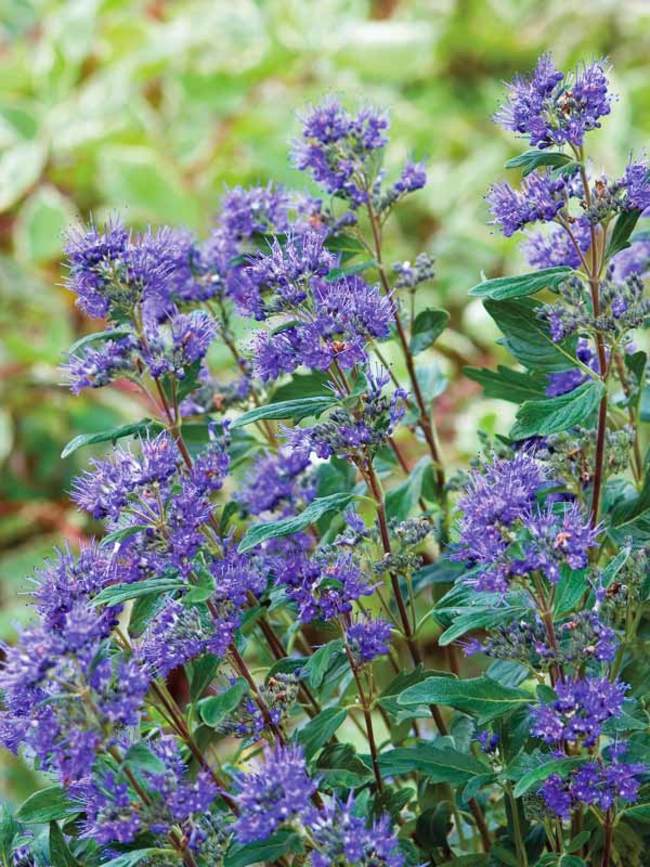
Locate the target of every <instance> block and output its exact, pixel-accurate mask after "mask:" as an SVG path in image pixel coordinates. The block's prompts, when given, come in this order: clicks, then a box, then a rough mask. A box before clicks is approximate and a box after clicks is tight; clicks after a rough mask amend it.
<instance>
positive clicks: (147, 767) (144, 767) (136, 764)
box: [124, 741, 165, 774]
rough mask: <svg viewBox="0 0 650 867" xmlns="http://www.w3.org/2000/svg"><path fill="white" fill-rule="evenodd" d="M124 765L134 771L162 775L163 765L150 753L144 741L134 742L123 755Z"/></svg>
mask: <svg viewBox="0 0 650 867" xmlns="http://www.w3.org/2000/svg"><path fill="white" fill-rule="evenodd" d="M124 763H125V764H127V765H129V767H131V768H134V769H135V770H140V771H145V772H147V773H150V774H164V773H165V763H164V762H163V761H162V759H160V758H158V756H156V755H154V753H152V752H151V750H150V749H149V747H148V746H147V744H146V743H145V742H144V741H136V743H134V744H132V745H131V746H130V747H129V748H128V750H127V751H126V753H125V755H124Z"/></svg>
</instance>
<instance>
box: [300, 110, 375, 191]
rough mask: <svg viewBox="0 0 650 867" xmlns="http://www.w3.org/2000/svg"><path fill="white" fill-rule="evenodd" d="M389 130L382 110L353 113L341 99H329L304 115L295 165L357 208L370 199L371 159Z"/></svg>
mask: <svg viewBox="0 0 650 867" xmlns="http://www.w3.org/2000/svg"><path fill="white" fill-rule="evenodd" d="M387 129H388V118H387V117H386V115H385V114H383V113H382V112H377V111H375V110H373V109H370V108H363V109H361V110H360V111H359V112H358V113H357V114H356V115H354V114H351V113H349V112H348V111H346V109H344V108H343V106H342V105H341V104H340V102H339V101H338V100H336V99H333V98H331V99H328V100H326V101H325V102H323V103H321V105H319V106H316V107H315V108H313V109H312V111H311V112H310V113H309V114H308V115H307V117H306V118H305V120H304V123H303V130H302V138H301V139H300V140H299V141H298V142H296V145H295V148H294V160H295V164H296V166H297V167H298V168H299V169H301V170H303V171H308V172H309V173H310V174H311V176H312V177H313V178H314V180H315V181H316V183H318V184H320V185H321V186H322V187H324V189H325V190H326V191H327V192H328V193H331V194H332V195H335V196H338V197H340V198H343V199H346V200H347V201H348V202H349V203H350V205H351V207H353V208H354V207H358V206H359V205H361V204H363V203H364V202H366V201H367V199H368V188H369V185H370V183H371V181H372V177H371V172H372V168H371V166H370V160H371V157H372V156H373V154H374V152H375V151H377V150H379V149H381V148H383V147H384V145H385V144H386V142H387V138H386V134H385V133H386V130H387Z"/></svg>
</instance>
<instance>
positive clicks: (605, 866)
mask: <svg viewBox="0 0 650 867" xmlns="http://www.w3.org/2000/svg"><path fill="white" fill-rule="evenodd" d="M612 819H613V816H612V811H611V810H608V811H607V813H606V814H605V825H604V828H603V830H604V834H605V837H604V840H603V860H602V861H601V862H600V867H610V864H611V860H612V842H613V832H614V824H613V821H612Z"/></svg>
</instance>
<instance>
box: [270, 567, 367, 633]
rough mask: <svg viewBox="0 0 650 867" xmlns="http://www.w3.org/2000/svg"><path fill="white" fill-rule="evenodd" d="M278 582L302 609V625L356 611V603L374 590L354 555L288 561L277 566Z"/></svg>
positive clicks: (299, 610)
mask: <svg viewBox="0 0 650 867" xmlns="http://www.w3.org/2000/svg"><path fill="white" fill-rule="evenodd" d="M277 580H278V582H279V583H280V584H284V585H285V587H286V590H287V594H288V596H289V598H290V599H291V600H292V601H294V602H295V603H296V604H297V606H298V617H299V618H300V620H301V622H303V623H309V622H310V621H311V620H317V619H318V620H332V619H333V618H334V617H338V616H339V615H341V614H348V613H349V612H350V611H351V610H352V603H353V602H354V601H355V600H357V599H359V598H360V597H361V596H368V595H370V594H371V593H372V592H373V587H372V586H371V585H370V584H369V583H368V580H367V577H366V575H365V574H364V573H363V571H362V569H361V568H360V567H359V565H358V564H357V562H356V561H355V559H354V557H353V556H352V554H349V553H343V554H338V555H336V556H334V557H332V558H326V557H318V558H309V557H306V556H303V557H302V558H300V559H295V558H292V559H287V560H285V561H284V562H282V563H281V564H279V565H278V567H277Z"/></svg>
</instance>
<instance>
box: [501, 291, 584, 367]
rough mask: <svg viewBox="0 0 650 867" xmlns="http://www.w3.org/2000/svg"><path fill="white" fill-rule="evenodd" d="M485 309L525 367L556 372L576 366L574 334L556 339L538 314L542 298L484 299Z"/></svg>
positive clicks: (511, 350)
mask: <svg viewBox="0 0 650 867" xmlns="http://www.w3.org/2000/svg"><path fill="white" fill-rule="evenodd" d="M484 304H485V309H486V310H487V312H488V313H489V314H490V316H491V317H492V319H494V321H495V322H496V324H497V325H498V326H499V328H500V329H501V331H502V332H503V334H504V335H505V338H506V345H507V347H508V349H509V350H510V352H512V354H513V355H514V356H515V358H516V359H517V361H520V362H521V363H522V364H523V365H524V367H527V368H529V369H530V370H539V371H542V372H544V373H557V372H558V371H561V370H567V368H569V367H575V366H576V359H575V354H574V351H573V348H574V346H575V343H576V341H575V338H573V339H571V340H568V341H564V342H562V343H555V342H554V341H553V340H552V339H551V335H550V332H549V328H548V325H547V324H546V323H545V322H543V321H542V320H541V319H539V318H538V317H537V311H538V309H539V306H540V305H539V302H537V301H535V300H534V299H532V298H518V299H512V300H510V301H493V300H488V301H485V302H484Z"/></svg>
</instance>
